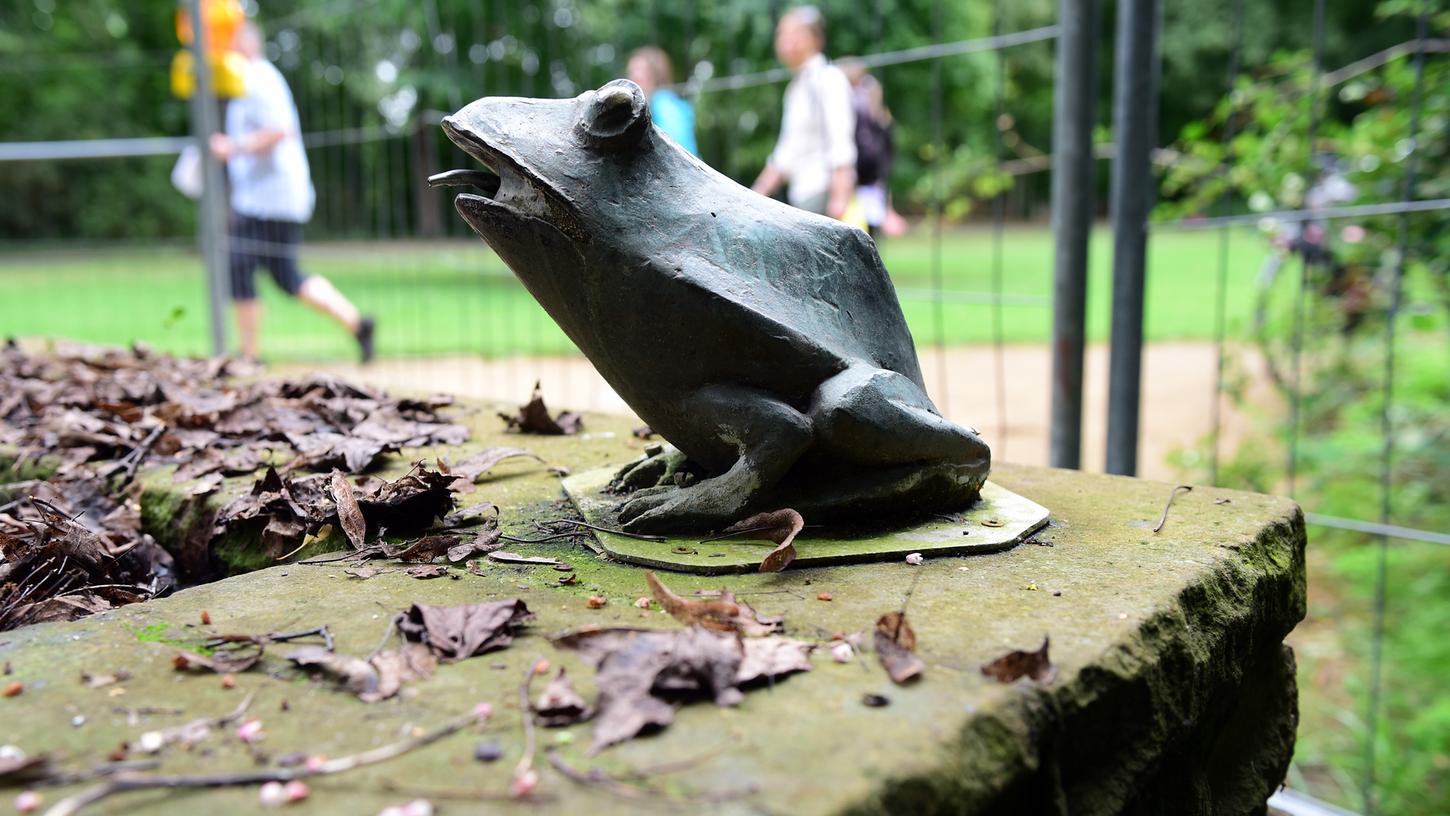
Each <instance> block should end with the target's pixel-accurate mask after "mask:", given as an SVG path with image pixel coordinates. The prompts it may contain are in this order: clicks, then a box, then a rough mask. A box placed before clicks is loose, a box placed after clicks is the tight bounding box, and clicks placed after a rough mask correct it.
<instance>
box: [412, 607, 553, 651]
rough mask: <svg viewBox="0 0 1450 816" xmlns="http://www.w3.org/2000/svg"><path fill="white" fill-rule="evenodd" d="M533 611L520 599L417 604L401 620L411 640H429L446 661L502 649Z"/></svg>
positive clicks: (432, 647)
mask: <svg viewBox="0 0 1450 816" xmlns="http://www.w3.org/2000/svg"><path fill="white" fill-rule="evenodd" d="M533 617H534V615H533V613H532V612H530V611H529V608H528V607H527V606H525V605H524V602H523V601H521V600H518V599H514V600H511V601H493V602H491V603H481V604H464V605H462V606H426V605H424V604H414V605H413V606H411V607H410V608H409V609H408V611H407V612H405V613H403V617H402V618H401V619H399V621H398V629H399V630H400V631H402V633H403V635H404V637H406V638H408V639H409V640H412V641H416V642H419V643H425V644H427V646H428V648H430V649H432V650H433V653H434V654H436V655H438V658H439V659H440V660H442V661H443V662H444V663H454V662H457V661H459V660H463V659H464V658H467V657H473V656H474V655H478V654H483V653H484V652H487V651H491V650H493V649H502V648H504V647H505V646H508V645H509V644H510V643H512V642H513V636H514V631H515V630H516V629H518V628H519V627H520V626H522V625H523V624H524V622H525V621H528V620H532V619H533Z"/></svg>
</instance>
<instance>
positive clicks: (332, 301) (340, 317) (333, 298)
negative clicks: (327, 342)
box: [297, 275, 362, 335]
mask: <svg viewBox="0 0 1450 816" xmlns="http://www.w3.org/2000/svg"><path fill="white" fill-rule="evenodd" d="M297 296H298V297H299V298H301V299H302V302H303V303H306V304H307V305H308V306H311V307H312V308H314V309H316V310H317V311H319V312H322V313H323V314H325V315H327V316H328V317H330V318H332V319H333V320H336V321H337V322H338V324H339V325H341V326H342V327H343V328H345V329H347V332H348V334H353V335H356V334H357V330H358V327H359V326H361V325H362V314H361V313H360V312H358V310H357V307H356V306H354V305H352V301H350V300H348V299H347V295H344V294H343V293H342V292H339V291H338V290H337V287H336V286H333V285H332V282H331V281H329V280H328V279H327V278H324V277H322V276H321V275H309V276H308V277H307V280H304V281H303V282H302V288H301V289H298V290H297Z"/></svg>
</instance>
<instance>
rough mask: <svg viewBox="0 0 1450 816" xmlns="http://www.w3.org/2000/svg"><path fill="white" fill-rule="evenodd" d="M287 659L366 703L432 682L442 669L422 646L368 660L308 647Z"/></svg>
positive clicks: (385, 653) (412, 645) (410, 647)
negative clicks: (412, 684) (410, 685)
mask: <svg viewBox="0 0 1450 816" xmlns="http://www.w3.org/2000/svg"><path fill="white" fill-rule="evenodd" d="M287 659H288V660H290V661H292V662H293V663H296V664H297V665H298V666H302V667H303V668H310V669H317V670H319V671H321V672H323V673H324V674H327V675H329V676H331V677H333V678H335V679H336V680H338V681H340V682H341V683H342V684H343V685H344V686H346V687H347V690H348V691H350V692H352V693H353V694H354V695H356V696H357V698H358V699H359V700H361V701H362V702H364V703H375V702H377V701H379V700H386V699H387V698H389V697H392V696H393V695H395V694H397V693H398V692H399V691H400V690H402V687H403V684H405V683H409V682H412V681H414V680H426V679H428V678H429V677H431V676H432V675H433V670H434V669H435V668H436V667H437V665H438V660H437V658H435V657H434V656H433V654H432V653H431V652H429V651H428V649H427V647H425V646H423V645H422V644H419V643H408V644H405V645H404V646H403V647H402V648H399V649H389V650H388V651H386V652H379V653H378V654H376V655H373V656H372V657H371V658H370V659H368V660H363V659H362V658H357V657H351V656H349V655H342V654H338V653H336V652H331V651H328V650H327V649H326V648H325V647H322V646H304V647H303V648H301V649H297V650H295V651H293V652H292V653H291V654H289V655H287Z"/></svg>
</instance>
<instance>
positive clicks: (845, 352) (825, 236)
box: [655, 152, 921, 384]
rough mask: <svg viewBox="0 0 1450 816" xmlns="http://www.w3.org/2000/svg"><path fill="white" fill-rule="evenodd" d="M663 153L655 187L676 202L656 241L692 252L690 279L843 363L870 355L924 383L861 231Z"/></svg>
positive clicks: (676, 252) (686, 266)
mask: <svg viewBox="0 0 1450 816" xmlns="http://www.w3.org/2000/svg"><path fill="white" fill-rule="evenodd" d="M668 160H669V164H671V165H674V166H673V167H671V168H670V170H669V172H665V173H663V174H661V178H660V180H661V181H663V182H664V183H663V184H661V185H660V186H659V187H657V188H656V190H655V193H656V194H659V195H664V196H668V197H670V198H671V199H672V200H674V201H677V202H679V203H678V204H677V205H676V206H675V207H674V208H673V210H672V214H673V217H671V218H670V219H668V222H667V223H665V224H660V225H659V226H658V227H657V231H656V233H655V235H656V239H655V240H656V241H657V242H658V244H657V246H658V248H657V249H656V250H655V251H656V252H659V253H660V254H661V255H662V256H665V257H671V256H673V257H681V258H685V259H688V260H692V261H693V263H690V262H686V263H681V264H680V268H681V274H682V275H684V276H685V277H686V279H687V280H688V281H689V283H690V284H691V285H692V286H694V287H697V288H699V289H700V290H702V291H704V292H706V293H709V294H711V295H714V296H716V297H717V298H718V301H717V302H720V303H724V304H728V305H733V306H734V307H735V308H736V309H738V310H739V311H740V312H742V313H744V312H749V313H750V315H751V316H752V317H753V318H756V319H761V318H763V319H764V320H765V321H766V322H768V323H770V324H771V325H772V326H773V327H775V329H776V330H780V331H788V332H790V333H792V334H793V335H794V336H793V337H792V340H794V341H795V342H797V343H800V344H803V345H810V346H812V347H813V350H814V351H815V352H816V353H818V354H824V355H827V356H831V357H835V358H836V359H837V360H838V362H839V364H840V366H841V367H845V366H846V365H850V364H853V363H856V362H866V363H869V364H871V365H875V366H877V367H880V368H886V369H889V370H892V371H896V372H898V373H900V374H903V375H905V376H907V377H909V378H911V379H912V380H914V381H915V382H917V383H918V384H920V383H921V370H920V366H919V364H918V362H917V359H916V349H915V347H914V345H913V343H912V339H911V332H910V330H909V329H908V328H907V325H906V318H905V316H904V315H903V314H902V311H901V305H900V303H899V302H898V300H897V296H896V289H895V287H894V286H893V285H892V283H891V279H890V277H889V276H888V275H887V273H886V268H885V267H884V266H883V265H882V263H881V258H880V256H879V255H878V254H877V252H876V245H875V243H874V242H873V241H872V240H871V238H870V237H869V236H867V235H866V233H864V232H862V231H861V230H859V229H856V228H854V227H850V226H847V225H845V224H843V223H841V222H839V221H836V220H834V219H831V218H826V217H824V216H820V215H815V214H813V213H809V212H806V211H804V210H800V209H797V208H795V207H791V206H789V205H786V204H783V203H781V202H778V201H774V200H772V199H768V198H764V197H762V196H759V195H757V194H755V193H753V192H751V191H750V190H748V189H746V188H744V187H742V186H740V185H738V184H736V183H735V182H734V181H732V180H730V179H729V178H727V177H725V176H723V175H721V174H720V173H717V172H716V171H714V170H713V169H711V168H709V167H708V166H706V165H704V164H703V163H702V162H699V161H698V160H697V159H695V158H694V157H693V156H689V155H687V154H683V153H682V152H681V153H680V154H675V155H671V156H669V157H668ZM681 165H684V166H681Z"/></svg>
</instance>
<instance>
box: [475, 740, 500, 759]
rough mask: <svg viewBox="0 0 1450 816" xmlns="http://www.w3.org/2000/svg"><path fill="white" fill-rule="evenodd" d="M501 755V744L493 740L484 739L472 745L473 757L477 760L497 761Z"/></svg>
mask: <svg viewBox="0 0 1450 816" xmlns="http://www.w3.org/2000/svg"><path fill="white" fill-rule="evenodd" d="M502 757H503V746H502V745H500V744H498V742H496V741H494V740H484V741H482V742H480V743H478V744H477V745H475V746H473V758H474V759H476V760H478V761H479V762H497V761H498V760H499V759H501V758H502Z"/></svg>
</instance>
